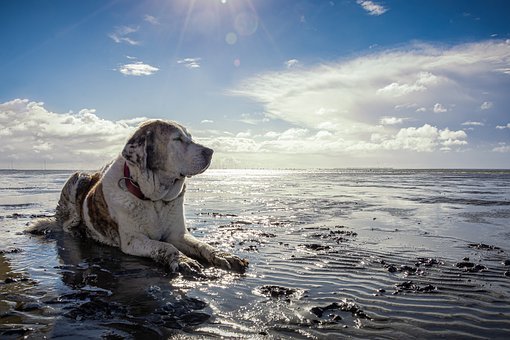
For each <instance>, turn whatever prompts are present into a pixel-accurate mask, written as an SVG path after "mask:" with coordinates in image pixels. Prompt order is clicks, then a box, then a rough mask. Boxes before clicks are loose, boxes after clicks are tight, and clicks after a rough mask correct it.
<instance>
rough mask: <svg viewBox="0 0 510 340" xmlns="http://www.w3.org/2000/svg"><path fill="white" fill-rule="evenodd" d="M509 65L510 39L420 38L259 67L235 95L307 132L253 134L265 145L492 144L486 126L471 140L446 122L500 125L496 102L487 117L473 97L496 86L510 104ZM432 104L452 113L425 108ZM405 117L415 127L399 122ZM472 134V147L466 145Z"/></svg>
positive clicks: (346, 149)
mask: <svg viewBox="0 0 510 340" xmlns="http://www.w3.org/2000/svg"><path fill="white" fill-rule="evenodd" d="M506 69H510V43H507V42H505V41H495V40H491V41H482V42H478V43H470V44H460V45H455V46H451V47H447V48H446V47H444V46H440V47H435V46H432V45H426V44H413V45H411V46H407V47H405V48H402V49H396V50H390V51H382V52H375V53H370V54H367V55H364V56H359V57H356V58H352V59H350V60H342V61H340V62H330V63H323V64H318V65H312V66H306V67H303V66H302V67H299V68H290V69H286V70H284V71H278V72H267V73H262V74H258V75H255V76H252V77H250V78H247V79H245V80H244V81H243V82H242V83H241V84H239V85H238V86H237V87H236V88H235V89H233V90H232V91H231V93H233V94H236V95H241V96H245V97H248V98H251V99H253V100H254V101H256V102H258V103H259V104H261V106H262V108H261V111H263V112H264V114H265V115H266V116H267V117H270V118H272V119H275V120H276V121H278V122H285V123H286V124H288V126H291V127H294V129H301V130H306V131H307V133H305V134H302V135H301V136H299V138H297V137H292V138H290V137H289V138H287V139H285V140H284V139H280V136H281V134H282V133H283V132H274V131H277V130H276V129H274V127H273V128H272V129H273V132H270V133H266V135H265V136H264V138H265V139H266V140H259V139H257V138H256V137H255V136H256V135H255V134H254V135H253V136H252V137H250V138H251V140H252V141H253V143H254V144H255V145H258V149H257V150H259V152H266V150H272V151H273V152H284V150H286V151H285V152H298V153H299V152H301V153H305V152H321V151H320V148H322V149H324V150H330V151H333V152H335V153H337V154H341V155H358V154H359V152H361V151H362V152H366V153H370V152H372V154H373V155H376V154H378V153H377V152H376V151H379V150H385V151H386V152H392V155H395V157H397V156H396V155H398V154H403V152H406V150H408V151H409V152H430V153H431V154H432V153H435V152H440V151H441V150H442V151H460V150H462V151H465V152H478V151H473V150H484V151H485V152H486V151H490V150H491V149H490V148H488V147H487V145H490V144H491V142H485V143H484V144H483V146H482V144H480V146H479V145H475V144H472V143H480V142H481V139H483V138H493V137H492V136H489V137H485V136H482V135H481V133H484V132H483V130H480V131H478V132H477V137H476V139H473V140H471V139H470V138H468V133H470V132H469V129H466V130H467V131H462V130H459V131H457V130H455V129H453V130H450V129H448V128H447V126H449V127H458V126H461V125H462V126H463V127H466V126H467V127H475V126H483V125H482V124H485V125H493V126H496V122H495V121H494V120H496V119H499V120H500V119H501V117H504V113H503V112H501V113H498V112H496V110H495V112H494V115H491V116H488V117H484V123H480V122H479V119H480V117H479V112H477V111H476V110H473V103H477V102H478V103H483V102H484V101H485V99H484V98H483V97H486V96H487V94H490V95H491V97H492V98H491V100H492V101H493V102H494V103H498V105H497V106H498V107H505V105H503V104H504V103H506V102H508V99H507V95H506V94H505V91H503V90H502V89H503V88H505V87H508V86H510V77H508V75H507V74H506V73H505V72H504V70H506ZM506 106H507V105H506ZM404 110H405V118H403V117H402V112H404ZM433 112H434V113H445V112H448V115H445V114H426V113H433ZM381 117H382V118H381ZM406 122H412V123H413V124H412V125H413V126H407V127H403V128H401V129H399V128H398V127H399V126H398V124H404V123H406ZM321 130H323V131H327V132H329V134H325V133H321V135H320V141H321V142H320V143H316V144H318V145H320V147H316V149H315V150H312V149H313V148H312V147H311V146H309V145H308V144H310V143H309V142H310V141H311V140H312V138H313V137H314V136H317V133H318V131H321ZM304 141H308V144H307V143H306V142H304ZM468 142H469V146H470V148H469V149H468V148H465V147H466V146H467V145H468ZM268 152H269V151H268ZM324 152H327V151H324ZM480 152H481V151H480ZM427 157H432V156H427ZM459 157H460V156H459Z"/></svg>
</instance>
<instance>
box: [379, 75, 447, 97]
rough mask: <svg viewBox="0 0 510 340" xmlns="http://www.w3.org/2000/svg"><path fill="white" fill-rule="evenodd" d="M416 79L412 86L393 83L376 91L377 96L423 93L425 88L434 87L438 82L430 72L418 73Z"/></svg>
mask: <svg viewBox="0 0 510 340" xmlns="http://www.w3.org/2000/svg"><path fill="white" fill-rule="evenodd" d="M416 77H417V79H416V81H415V82H414V83H412V84H407V83H404V84H400V83H399V82H393V83H391V84H389V85H386V86H385V87H383V88H380V89H378V90H377V94H381V95H390V96H394V97H400V96H404V95H407V94H410V93H412V92H420V91H425V90H427V86H429V85H435V84H437V83H438V82H439V78H438V77H437V76H435V75H433V74H432V73H430V72H420V73H419V74H418V75H417V76H416Z"/></svg>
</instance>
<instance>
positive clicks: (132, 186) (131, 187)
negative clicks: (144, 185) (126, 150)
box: [124, 162, 148, 201]
mask: <svg viewBox="0 0 510 340" xmlns="http://www.w3.org/2000/svg"><path fill="white" fill-rule="evenodd" d="M124 182H125V183H126V187H127V190H128V191H129V192H130V193H132V194H133V195H134V196H135V197H138V198H139V199H141V200H144V201H147V200H148V198H147V197H145V195H144V194H143V192H142V190H140V187H139V186H138V183H136V182H135V181H133V179H132V178H131V174H130V173H129V167H128V165H127V163H126V162H124Z"/></svg>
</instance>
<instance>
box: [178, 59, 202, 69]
mask: <svg viewBox="0 0 510 340" xmlns="http://www.w3.org/2000/svg"><path fill="white" fill-rule="evenodd" d="M200 60H202V58H185V59H180V60H177V64H181V65H183V66H184V67H186V68H189V69H195V68H200Z"/></svg>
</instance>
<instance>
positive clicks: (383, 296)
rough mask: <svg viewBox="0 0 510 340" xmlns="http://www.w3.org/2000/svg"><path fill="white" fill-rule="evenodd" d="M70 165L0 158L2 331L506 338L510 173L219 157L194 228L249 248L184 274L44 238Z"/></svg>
mask: <svg viewBox="0 0 510 340" xmlns="http://www.w3.org/2000/svg"><path fill="white" fill-rule="evenodd" d="M70 174H71V172H70V171H21V170H20V171H18V170H2V171H0V233H1V237H0V337H1V338H20V337H28V338H41V337H42V336H46V337H88V338H100V337H104V338H140V337H149V336H150V337H152V338H169V337H177V338H194V337H197V338H203V337H206V338H208V337H227V338H261V339H267V338H278V339H281V338H293V339H294V338H312V339H314V338H316V339H324V338H331V339H336V338H342V337H353V338H367V337H376V338H433V337H449V338H459V337H463V338H488V337H489V338H508V337H510V263H509V262H510V261H509V260H510V253H509V252H510V246H509V245H510V225H509V224H510V223H509V222H510V171H499V170H394V169H339V170H208V171H207V172H206V173H204V174H202V175H199V176H196V177H194V178H191V179H190V180H189V181H188V189H187V193H186V218H187V222H188V228H189V230H190V231H191V233H193V234H194V235H195V236H196V237H199V238H201V239H203V240H205V241H206V242H208V243H210V244H212V245H214V247H216V248H218V249H221V250H224V251H228V252H232V253H235V254H237V255H239V256H241V257H244V258H247V259H248V260H249V261H250V266H249V269H248V271H247V272H246V273H245V274H243V275H239V274H233V273H228V272H225V271H221V270H215V269H207V270H206V275H207V277H206V278H193V277H183V276H181V275H176V274H171V273H168V272H166V271H165V269H164V268H162V267H161V266H159V265H158V264H156V263H154V262H152V261H150V260H147V259H143V258H137V257H133V256H128V255H125V254H123V253H122V252H120V251H119V250H118V249H115V248H111V247H107V246H102V245H99V244H96V243H95V242H91V241H89V240H81V239H74V238H72V237H70V236H69V235H66V234H64V233H59V234H57V235H47V236H34V235H30V234H27V233H25V232H24V231H25V229H26V228H27V226H28V225H29V224H30V223H31V222H33V221H34V220H35V219H37V218H40V217H42V216H52V215H53V214H54V212H55V206H56V203H57V201H58V198H59V193H60V189H61V187H62V186H63V184H64V183H65V181H66V179H67V178H68V176H69V175H70Z"/></svg>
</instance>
